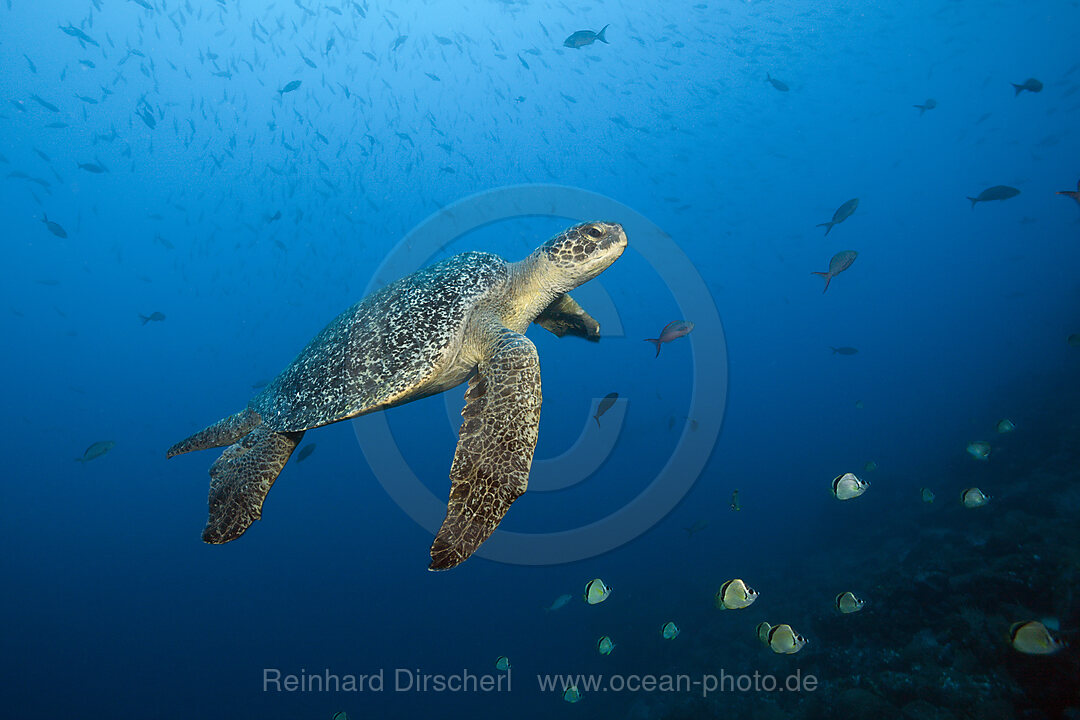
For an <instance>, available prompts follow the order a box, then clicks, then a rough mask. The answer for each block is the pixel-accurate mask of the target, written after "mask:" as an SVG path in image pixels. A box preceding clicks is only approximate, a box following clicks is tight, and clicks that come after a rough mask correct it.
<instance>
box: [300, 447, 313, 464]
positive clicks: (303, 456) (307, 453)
mask: <svg viewBox="0 0 1080 720" xmlns="http://www.w3.org/2000/svg"><path fill="white" fill-rule="evenodd" d="M313 452H315V443H308V444H307V445H305V446H304V447H302V448H300V452H298V453H296V462H304V461H305V460H307V459H308V458H309V457H311V453H313Z"/></svg>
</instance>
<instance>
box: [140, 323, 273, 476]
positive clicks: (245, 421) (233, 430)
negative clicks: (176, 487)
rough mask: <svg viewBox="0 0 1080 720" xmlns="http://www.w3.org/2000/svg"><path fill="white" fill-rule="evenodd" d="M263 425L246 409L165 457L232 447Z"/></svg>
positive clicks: (176, 446) (215, 424) (190, 438)
mask: <svg viewBox="0 0 1080 720" xmlns="http://www.w3.org/2000/svg"><path fill="white" fill-rule="evenodd" d="M144 323H145V321H144ZM261 423H262V417H260V416H259V413H257V412H255V411H254V410H252V409H251V408H245V409H243V410H241V411H240V412H238V413H236V414H235V415H230V416H229V417H227V418H223V419H221V420H218V421H217V422H216V423H214V424H213V425H211V426H210V427H208V428H206V429H205V430H200V431H199V432H197V433H195V434H194V435H192V436H191V437H189V438H187V439H186V440H181V441H180V442H178V443H176V444H175V445H173V446H172V447H171V448H169V449H168V451H167V452H166V453H165V457H166V458H171V457H175V456H177V455H183V454H184V453H187V452H191V451H193V450H206V449H207V448H215V447H223V446H225V445H232V444H233V443H234V442H236V441H237V440H239V439H240V438H242V437H244V436H245V435H247V434H248V433H249V432H251V431H252V429H254V428H255V427H257V426H258V425H259V424H261Z"/></svg>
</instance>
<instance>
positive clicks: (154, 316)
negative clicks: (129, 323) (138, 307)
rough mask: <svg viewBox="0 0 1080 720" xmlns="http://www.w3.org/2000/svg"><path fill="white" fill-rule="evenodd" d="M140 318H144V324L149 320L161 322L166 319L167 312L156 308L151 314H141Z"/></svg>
mask: <svg viewBox="0 0 1080 720" xmlns="http://www.w3.org/2000/svg"><path fill="white" fill-rule="evenodd" d="M139 319H140V320H142V324H143V325H145V324H146V323H148V322H161V321H163V320H164V319H165V313H163V312H160V311H158V310H155V311H154V312H152V313H150V314H149V315H140V316H139Z"/></svg>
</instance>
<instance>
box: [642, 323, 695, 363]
mask: <svg viewBox="0 0 1080 720" xmlns="http://www.w3.org/2000/svg"><path fill="white" fill-rule="evenodd" d="M693 329H694V323H692V322H688V321H686V320H673V321H671V322H669V323H668V324H667V325H665V326H664V329H663V330H661V331H660V337H658V338H645V342H651V343H653V344H655V345H656V357H660V346H661V345H663V344H664V343H669V342H671V341H672V340H678V339H679V338H681V337H682V336H683V335H689V334H690V331H691V330H693Z"/></svg>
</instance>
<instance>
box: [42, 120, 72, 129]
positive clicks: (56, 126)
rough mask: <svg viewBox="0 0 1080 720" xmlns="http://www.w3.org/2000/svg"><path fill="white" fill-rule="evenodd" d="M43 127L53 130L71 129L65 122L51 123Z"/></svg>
mask: <svg viewBox="0 0 1080 720" xmlns="http://www.w3.org/2000/svg"><path fill="white" fill-rule="evenodd" d="M45 127H47V128H52V129H54V130H58V129H60V128H66V127H71V126H70V125H68V124H67V123H66V122H51V123H49V124H48V125H46V126H45Z"/></svg>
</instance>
